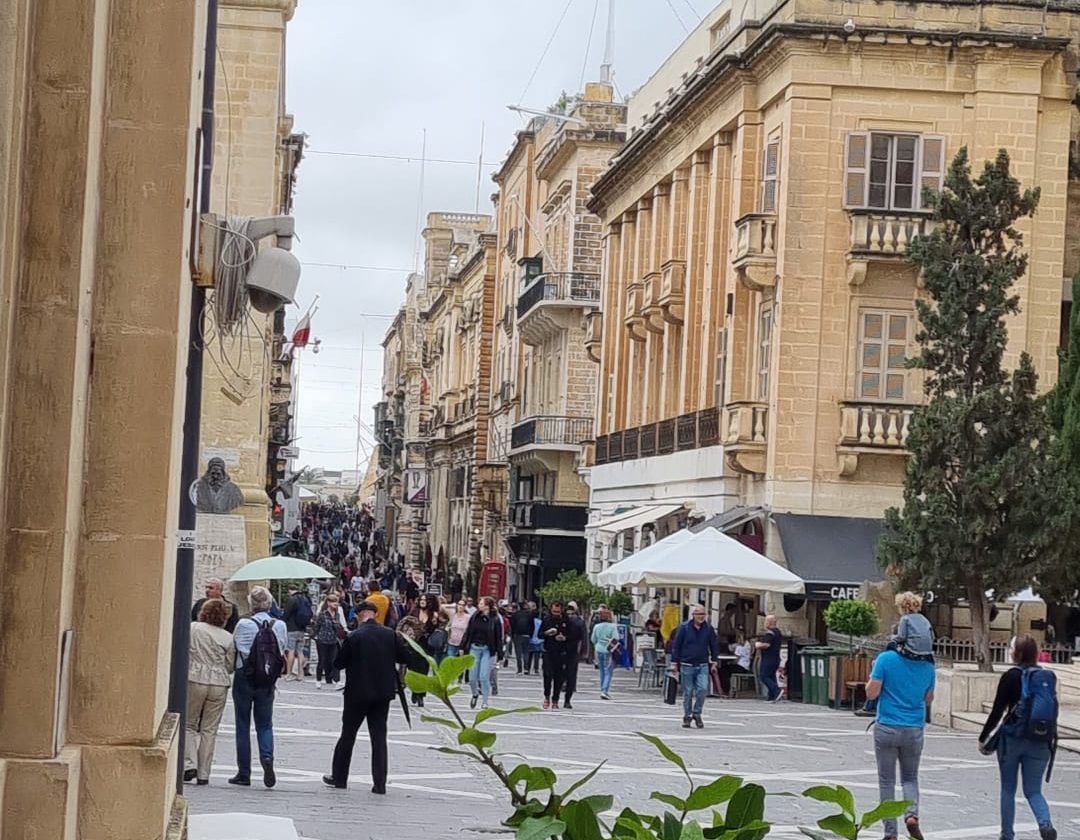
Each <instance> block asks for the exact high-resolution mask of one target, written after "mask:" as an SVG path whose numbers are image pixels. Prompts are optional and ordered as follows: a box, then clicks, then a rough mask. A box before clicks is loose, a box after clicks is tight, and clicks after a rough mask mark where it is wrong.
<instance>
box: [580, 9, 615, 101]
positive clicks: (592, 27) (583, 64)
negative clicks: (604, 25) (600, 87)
mask: <svg viewBox="0 0 1080 840" xmlns="http://www.w3.org/2000/svg"><path fill="white" fill-rule="evenodd" d="M608 2H611V0H608ZM599 11H600V0H595V2H594V3H593V10H592V23H590V24H589V38H588V40H587V41H586V42H585V58H584V59H582V61H581V79H580V80H579V81H578V90H581V91H583V90H585V71H586V69H587V68H588V66H589V50H590V49H592V36H593V30H595V29H596V15H597V12H599Z"/></svg>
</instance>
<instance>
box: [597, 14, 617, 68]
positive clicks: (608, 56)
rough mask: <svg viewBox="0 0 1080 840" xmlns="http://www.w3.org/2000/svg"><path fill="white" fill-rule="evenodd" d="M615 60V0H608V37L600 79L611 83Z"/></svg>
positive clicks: (605, 43)
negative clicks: (612, 66) (612, 67)
mask: <svg viewBox="0 0 1080 840" xmlns="http://www.w3.org/2000/svg"><path fill="white" fill-rule="evenodd" d="M614 62H615V0H608V18H607V39H606V40H605V42H604V63H603V64H601V65H600V81H601V82H606V83H608V84H610V83H611V65H612V64H614Z"/></svg>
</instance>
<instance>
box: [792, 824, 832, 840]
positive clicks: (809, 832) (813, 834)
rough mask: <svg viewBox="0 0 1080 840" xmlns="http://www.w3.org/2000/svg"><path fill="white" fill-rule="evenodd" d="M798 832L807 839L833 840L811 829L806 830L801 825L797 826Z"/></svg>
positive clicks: (823, 833)
mask: <svg viewBox="0 0 1080 840" xmlns="http://www.w3.org/2000/svg"><path fill="white" fill-rule="evenodd" d="M799 831H801V832H802V833H803V834H805V835H806V836H807V837H810V838H812V840H834V838H832V837H830V836H829V835H828V834H826V833H825V832H823V831H818V830H816V829H813V828H807V827H806V826H803V825H800V826H799Z"/></svg>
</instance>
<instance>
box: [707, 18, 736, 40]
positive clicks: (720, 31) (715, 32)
mask: <svg viewBox="0 0 1080 840" xmlns="http://www.w3.org/2000/svg"><path fill="white" fill-rule="evenodd" d="M730 34H731V14H730V13H728V14H726V15H724V16H723V17H722V18H720V20H718V21H717V22H716V23H714V24H713V25H712V27H711V28H710V29H709V44H710V46H713V47H715V46H716V45H717V44H719V43H720V42H722V41H725V40H727V36H728V35H730Z"/></svg>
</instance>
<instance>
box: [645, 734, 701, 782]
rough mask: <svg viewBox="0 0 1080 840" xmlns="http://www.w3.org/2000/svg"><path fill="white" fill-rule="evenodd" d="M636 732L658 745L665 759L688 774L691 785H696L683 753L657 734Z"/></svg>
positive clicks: (655, 745)
mask: <svg viewBox="0 0 1080 840" xmlns="http://www.w3.org/2000/svg"><path fill="white" fill-rule="evenodd" d="M634 734H636V735H638V736H639V737H641V738H644V739H645V740H646V741H648V742H649V743H650V744H652V745H653V746H654V747H656V749H658V750H659V751H660V755H662V756H663V757H664V758H665V759H667V760H668V761H670V762H671V763H672V764H674V765H675V766H676V767H678V768H679V769H680V770H682V771H683V773H684V774H685V775H686V780H687V781H688V782H690V786H691V787H693V786H694V780H693V779H692V778H690V772H689V771H688V770H687V769H686V762H685V761H683V757H682V756H681V755H679V754H678V753H677V752H675V751H674V750H672V749H671V747H669V746H668V745H667V744H665V743H664V742H663V741H661V740H660V739H659V738H658V737H657V736H656V735H648V734H646V733H644V732H636V733H634Z"/></svg>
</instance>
